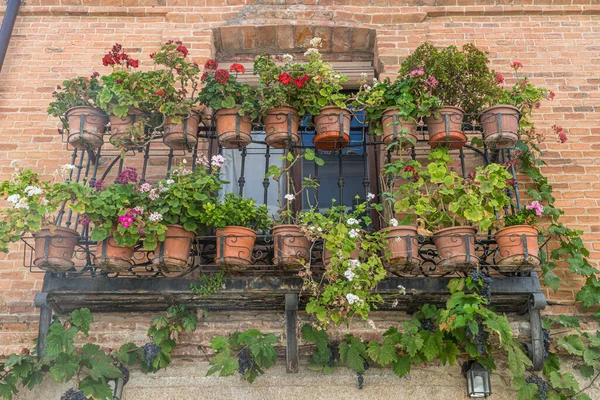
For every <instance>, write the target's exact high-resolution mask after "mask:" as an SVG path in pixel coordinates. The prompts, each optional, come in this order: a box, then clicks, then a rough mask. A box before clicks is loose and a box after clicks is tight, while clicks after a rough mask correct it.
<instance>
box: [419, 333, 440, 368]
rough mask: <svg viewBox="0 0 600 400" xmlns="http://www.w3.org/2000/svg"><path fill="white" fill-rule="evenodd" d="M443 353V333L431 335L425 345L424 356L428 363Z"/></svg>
mask: <svg viewBox="0 0 600 400" xmlns="http://www.w3.org/2000/svg"><path fill="white" fill-rule="evenodd" d="M441 352H442V332H441V331H437V332H436V333H435V334H430V335H429V336H428V337H427V339H425V343H424V345H423V355H424V356H425V359H426V360H427V361H431V360H433V359H434V358H436V357H437V356H438V355H440V354H441Z"/></svg>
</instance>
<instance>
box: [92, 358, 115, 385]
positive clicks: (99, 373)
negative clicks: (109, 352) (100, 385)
mask: <svg viewBox="0 0 600 400" xmlns="http://www.w3.org/2000/svg"><path fill="white" fill-rule="evenodd" d="M90 365H91V368H90V371H89V374H90V377H91V378H92V379H94V380H96V381H99V380H102V379H116V378H120V377H121V376H123V373H122V372H121V370H120V369H119V368H117V367H116V366H115V365H114V364H113V363H112V360H111V359H110V358H109V357H106V358H104V357H102V358H99V357H94V358H92V359H91V361H90Z"/></svg>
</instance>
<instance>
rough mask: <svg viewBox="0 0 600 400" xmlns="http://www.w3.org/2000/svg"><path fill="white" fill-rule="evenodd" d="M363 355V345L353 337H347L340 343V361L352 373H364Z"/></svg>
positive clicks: (364, 352)
mask: <svg viewBox="0 0 600 400" xmlns="http://www.w3.org/2000/svg"><path fill="white" fill-rule="evenodd" d="M365 355H366V349H365V345H364V344H363V343H362V341H361V340H360V339H358V338H355V337H354V336H350V335H348V336H347V337H346V340H345V341H343V342H342V343H340V359H341V360H342V362H343V363H344V364H346V366H347V367H348V368H350V369H351V370H353V371H356V372H359V373H363V372H365Z"/></svg>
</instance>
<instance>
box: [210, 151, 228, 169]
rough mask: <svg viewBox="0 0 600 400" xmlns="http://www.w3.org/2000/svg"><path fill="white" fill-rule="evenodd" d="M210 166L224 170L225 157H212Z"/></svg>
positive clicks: (218, 155)
mask: <svg viewBox="0 0 600 400" xmlns="http://www.w3.org/2000/svg"><path fill="white" fill-rule="evenodd" d="M210 165H212V166H213V167H217V168H223V165H225V157H223V156H222V155H220V154H217V155H216V156H212V158H211V159H210Z"/></svg>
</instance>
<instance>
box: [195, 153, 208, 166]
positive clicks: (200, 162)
mask: <svg viewBox="0 0 600 400" xmlns="http://www.w3.org/2000/svg"><path fill="white" fill-rule="evenodd" d="M196 165H201V166H203V167H207V166H208V158H206V155H205V154H204V153H202V154H199V155H198V158H196Z"/></svg>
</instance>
